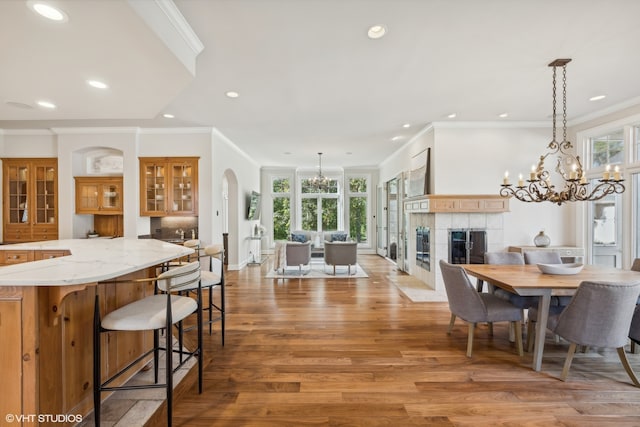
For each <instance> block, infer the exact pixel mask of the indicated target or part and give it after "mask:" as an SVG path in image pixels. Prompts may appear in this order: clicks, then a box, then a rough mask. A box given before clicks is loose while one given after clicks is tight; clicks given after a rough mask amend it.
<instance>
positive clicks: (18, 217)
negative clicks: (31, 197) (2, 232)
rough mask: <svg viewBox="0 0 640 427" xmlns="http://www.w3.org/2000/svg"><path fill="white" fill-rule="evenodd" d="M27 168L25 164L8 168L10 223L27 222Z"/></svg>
mask: <svg viewBox="0 0 640 427" xmlns="http://www.w3.org/2000/svg"><path fill="white" fill-rule="evenodd" d="M28 188H29V169H28V168H27V167H26V166H11V167H10V168H9V218H8V222H9V223H10V224H20V223H27V222H29V218H28V216H29V212H28V205H27V204H28V200H27V189H28Z"/></svg>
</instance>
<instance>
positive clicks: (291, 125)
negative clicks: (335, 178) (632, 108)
mask: <svg viewBox="0 0 640 427" xmlns="http://www.w3.org/2000/svg"><path fill="white" fill-rule="evenodd" d="M145 2H146V3H149V2H153V0H131V1H126V0H110V1H103V0H84V1H76V0H56V1H53V0H50V1H49V3H51V4H54V5H57V6H58V7H60V8H61V9H62V10H64V11H65V12H66V14H67V15H68V17H69V20H68V22H66V23H64V24H60V23H53V22H50V21H46V20H44V19H43V18H42V17H40V16H37V15H36V14H34V13H33V12H32V10H31V9H30V8H28V7H27V6H26V2H25V1H22V0H3V1H0V57H1V58H2V66H1V67H0V129H33V128H56V127H68V126H73V127H76V126H92V127H93V126H98V127H102V126H142V127H203V126H212V127H215V128H216V129H218V130H219V131H220V132H221V133H222V134H224V135H225V136H226V137H227V138H228V139H229V140H231V141H232V142H233V143H234V144H236V145H237V146H238V147H239V148H240V149H242V150H244V151H245V152H247V153H250V155H251V157H252V158H254V159H255V160H256V161H257V162H258V163H259V164H261V165H265V166H303V167H314V166H317V154H316V153H317V152H319V151H322V152H323V153H324V155H323V166H325V167H328V168H330V167H332V166H343V167H344V166H349V167H353V166H376V165H379V164H380V163H381V162H382V161H384V160H385V159H387V158H388V157H389V156H390V155H391V154H392V153H393V152H394V151H395V150H397V149H398V148H399V147H401V146H402V145H403V144H404V143H406V142H407V141H409V139H410V138H411V137H412V136H414V135H415V134H416V133H418V132H420V130H422V129H424V127H425V126H427V125H428V124H429V123H433V122H443V121H450V122H473V121H491V122H496V123H498V122H505V123H512V122H517V123H521V122H535V123H537V124H539V123H540V122H541V121H543V122H546V121H549V120H550V119H549V117H550V114H551V69H550V68H549V67H547V64H548V63H549V62H551V61H552V60H554V59H556V58H572V62H571V63H570V64H569V65H568V67H567V73H568V79H567V80H568V86H567V92H568V118H569V120H570V121H572V120H574V121H575V120H579V119H581V118H584V117H588V116H592V115H597V114H599V113H601V112H603V111H611V110H614V109H616V108H620V107H621V106H627V105H631V104H634V103H640V80H638V70H639V69H640V55H639V54H638V43H639V41H640V25H638V23H637V17H638V16H640V1H637V0H563V1H557V0H520V1H513V0H483V1H478V0H304V1H303V0H174V4H175V6H177V8H178V10H179V11H180V12H181V14H182V15H183V16H184V18H185V19H186V21H187V22H188V24H189V26H190V27H191V29H192V30H193V32H194V33H195V34H196V35H197V38H198V39H199V40H200V41H201V42H202V45H203V47H204V48H203V50H202V52H201V53H200V54H199V55H198V56H197V59H196V62H195V76H194V75H193V74H192V73H191V72H190V70H189V69H188V68H189V67H186V66H185V65H184V63H183V62H181V61H180V60H178V59H176V56H175V55H174V53H172V51H171V50H170V49H168V48H167V47H166V45H165V43H163V42H162V40H160V38H159V37H158V36H157V33H156V32H154V31H152V30H151V28H150V27H149V25H147V24H146V23H145V22H147V21H145V20H144V19H143V17H141V13H140V12H139V9H140V5H141V4H143V5H144V4H145ZM376 24H382V25H384V26H385V27H386V29H387V34H386V35H385V37H383V38H381V39H378V40H372V39H369V38H368V37H367V29H368V28H369V27H370V26H372V25H376ZM93 76H95V77H96V78H98V77H99V78H102V79H104V80H105V81H107V82H108V83H109V86H110V87H109V89H107V90H105V91H96V90H95V89H93V88H89V87H88V86H87V85H85V84H84V82H83V81H84V79H86V78H93ZM227 91H237V92H238V93H239V97H238V98H235V99H231V98H228V97H227V96H225V93H226V92H227ZM601 94H602V95H606V98H604V99H602V100H600V101H589V98H590V97H592V96H595V95H601ZM36 99H50V100H52V101H54V102H55V103H56V104H57V105H58V107H57V108H56V109H55V110H46V109H42V108H39V107H37V106H35V104H34V102H35V100H36ZM16 103H17V104H16ZM21 104H23V105H21ZM164 113H170V114H173V115H174V116H175V118H173V119H167V118H164V117H163V114H164ZM451 113H455V114H456V117H455V118H453V119H452V118H448V115H449V114H451ZM501 113H508V117H506V118H499V117H498V115H499V114H501ZM403 124H410V127H408V128H404V127H403ZM394 137H400V138H396V141H392V138H394ZM176 143H178V144H179V141H176Z"/></svg>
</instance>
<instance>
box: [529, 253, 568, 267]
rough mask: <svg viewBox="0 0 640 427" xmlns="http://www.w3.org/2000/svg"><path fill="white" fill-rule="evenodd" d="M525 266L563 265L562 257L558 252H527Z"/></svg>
mask: <svg viewBox="0 0 640 427" xmlns="http://www.w3.org/2000/svg"><path fill="white" fill-rule="evenodd" d="M524 263H525V264H562V257H561V256H560V254H559V253H557V252H549V251H525V252H524Z"/></svg>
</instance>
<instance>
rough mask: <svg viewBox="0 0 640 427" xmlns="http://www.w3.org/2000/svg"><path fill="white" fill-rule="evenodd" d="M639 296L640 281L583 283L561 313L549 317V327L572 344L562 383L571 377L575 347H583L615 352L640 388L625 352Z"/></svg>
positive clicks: (566, 360)
mask: <svg viewBox="0 0 640 427" xmlns="http://www.w3.org/2000/svg"><path fill="white" fill-rule="evenodd" d="M639 295H640V281H638V282H632V283H612V282H590V281H584V282H582V283H580V286H579V287H578V290H577V291H576V293H575V295H574V296H573V299H572V300H571V303H569V305H568V306H567V307H566V308H565V309H564V310H563V311H562V313H560V314H559V315H550V316H549V323H548V325H549V327H550V328H551V329H552V330H553V332H554V333H556V334H558V335H560V336H561V337H562V338H564V339H565V340H567V341H569V343H570V346H569V351H568V352H567V357H566V359H565V363H564V368H563V369H562V374H561V376H560V377H561V379H562V380H563V381H565V380H566V379H567V376H568V374H569V369H570V367H571V362H572V360H573V356H574V354H575V351H576V347H577V346H578V345H581V346H588V347H600V348H615V349H616V350H617V351H618V356H619V357H620V361H621V362H622V365H623V366H624V369H625V371H626V372H627V374H628V375H629V377H630V378H631V381H633V383H634V384H635V385H636V386H637V387H640V382H639V381H638V378H637V377H636V375H635V373H634V372H633V369H631V365H629V361H628V360H627V356H626V353H625V350H624V346H625V345H626V344H627V340H628V338H627V337H628V335H629V329H630V325H631V320H632V318H633V314H634V310H635V307H636V300H637V299H638V296H639Z"/></svg>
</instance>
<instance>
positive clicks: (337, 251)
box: [324, 241, 358, 276]
mask: <svg viewBox="0 0 640 427" xmlns="http://www.w3.org/2000/svg"><path fill="white" fill-rule="evenodd" d="M357 250H358V242H329V241H325V242H324V262H325V264H327V265H332V266H333V275H334V276H335V275H336V265H346V266H348V269H347V273H348V274H349V275H351V266H352V265H353V266H354V267H355V265H356V264H357V262H358V252H357ZM355 270H356V269H355V268H354V273H355Z"/></svg>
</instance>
